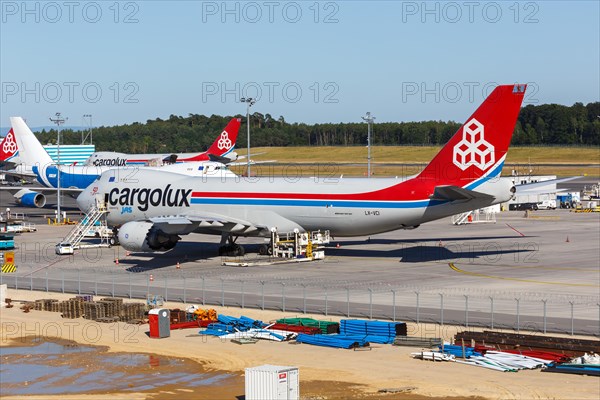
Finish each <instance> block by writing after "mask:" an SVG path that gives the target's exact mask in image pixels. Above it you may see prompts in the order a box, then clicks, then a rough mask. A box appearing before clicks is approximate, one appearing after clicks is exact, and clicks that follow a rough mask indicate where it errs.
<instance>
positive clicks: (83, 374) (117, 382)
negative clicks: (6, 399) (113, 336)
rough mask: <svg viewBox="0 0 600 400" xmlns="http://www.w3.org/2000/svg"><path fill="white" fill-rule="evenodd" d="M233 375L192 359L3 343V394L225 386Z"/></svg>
mask: <svg viewBox="0 0 600 400" xmlns="http://www.w3.org/2000/svg"><path fill="white" fill-rule="evenodd" d="M230 377H231V375H229V374H218V373H206V372H203V371H202V370H201V367H200V366H199V365H198V364H197V363H195V362H193V361H191V360H186V359H179V358H170V357H162V356H157V355H148V354H139V353H138V354H136V353H132V354H129V353H108V352H106V349H105V348H97V347H93V346H70V345H63V344H60V343H54V342H42V343H37V344H36V343H34V345H33V346H15V347H0V396H10V395H13V396H14V395H43V394H61V393H65V394H74V393H89V392H118V391H135V392H139V391H149V390H155V389H157V388H160V387H162V386H166V385H169V386H170V385H176V386H178V387H181V388H188V389H193V388H197V387H200V386H213V385H222V384H225V381H226V380H227V379H228V378H230Z"/></svg>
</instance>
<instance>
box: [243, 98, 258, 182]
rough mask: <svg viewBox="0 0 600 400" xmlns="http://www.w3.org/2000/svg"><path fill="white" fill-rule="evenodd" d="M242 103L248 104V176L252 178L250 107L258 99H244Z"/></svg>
mask: <svg viewBox="0 0 600 400" xmlns="http://www.w3.org/2000/svg"><path fill="white" fill-rule="evenodd" d="M240 101H241V102H242V103H246V124H247V125H248V155H247V158H248V160H247V161H248V164H247V165H248V167H247V170H246V176H250V107H252V106H253V105H254V103H256V99H254V98H252V97H242V98H241V99H240Z"/></svg>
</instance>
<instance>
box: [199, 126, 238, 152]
mask: <svg viewBox="0 0 600 400" xmlns="http://www.w3.org/2000/svg"><path fill="white" fill-rule="evenodd" d="M240 124H241V120H240V119H239V118H232V119H231V121H229V123H228V124H227V126H226V127H225V129H224V130H223V132H221V134H220V135H219V137H217V139H216V140H215V141H214V143H213V144H212V146H210V147H209V148H208V150H206V153H207V154H212V155H215V156H225V155H227V154H228V153H230V152H231V151H233V149H234V147H235V142H236V140H237V137H238V132H239V130H240Z"/></svg>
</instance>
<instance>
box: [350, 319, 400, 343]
mask: <svg viewBox="0 0 600 400" xmlns="http://www.w3.org/2000/svg"><path fill="white" fill-rule="evenodd" d="M340 333H341V334H342V335H346V336H362V337H368V339H367V340H368V341H369V342H372V343H382V344H390V343H394V338H395V337H396V336H398V335H406V324H405V323H404V322H384V321H369V320H363V319H343V320H341V321H340Z"/></svg>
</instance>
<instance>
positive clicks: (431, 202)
mask: <svg viewBox="0 0 600 400" xmlns="http://www.w3.org/2000/svg"><path fill="white" fill-rule="evenodd" d="M525 89H526V85H519V84H516V85H504V86H498V87H496V88H495V89H494V90H493V92H492V93H491V94H490V95H489V96H488V97H487V98H486V99H485V100H484V102H483V103H482V104H481V105H480V107H479V108H478V109H477V110H476V111H475V113H473V115H471V116H470V117H469V118H468V119H467V121H466V122H465V123H464V125H462V126H461V127H460V129H459V130H458V131H457V132H456V133H455V134H454V136H452V138H451V139H450V140H449V141H448V143H447V144H446V145H445V146H444V147H443V148H442V149H441V150H440V152H439V153H438V154H437V155H436V156H435V157H434V158H433V160H432V161H431V162H430V163H429V164H428V165H427V166H426V167H425V169H424V170H423V171H422V172H421V173H419V174H418V175H416V176H414V177H410V178H405V179H392V178H371V179H368V178H340V179H331V178H329V179H325V180H323V179H316V178H314V177H313V178H298V179H295V180H294V181H290V180H289V179H286V178H274V177H256V178H245V177H239V176H235V177H213V178H208V179H203V178H197V177H186V176H183V175H176V174H173V173H169V172H163V171H143V170H139V171H138V172H137V173H136V175H135V176H134V177H120V176H118V174H117V173H116V172H115V171H107V172H104V173H103V174H102V175H101V176H100V178H98V180H96V181H95V182H93V183H92V184H91V185H90V186H89V187H88V188H86V189H85V190H84V191H83V192H82V193H81V194H80V195H79V197H78V198H77V203H78V206H79V208H80V209H81V210H82V211H88V210H90V208H91V207H93V206H97V205H98V204H103V205H105V206H106V207H107V210H108V214H107V222H108V224H109V225H111V226H116V227H118V229H119V231H118V236H119V241H120V243H121V245H122V246H123V247H124V248H125V249H127V250H130V251H141V252H151V251H165V250H169V249H171V248H173V247H174V246H175V245H176V244H177V242H178V241H179V240H180V239H181V235H186V234H189V233H192V232H195V233H209V234H219V235H221V244H222V245H223V246H222V247H221V249H220V253H221V254H229V255H242V254H244V249H243V247H241V246H240V245H238V244H236V243H235V241H236V239H237V238H238V237H240V236H258V237H269V236H270V234H271V230H272V229H273V228H275V229H277V230H278V231H279V232H292V231H294V230H295V229H298V230H299V231H300V232H306V231H313V230H318V229H321V230H329V231H330V232H331V234H332V235H334V236H363V235H371V234H377V233H382V232H388V231H394V230H397V229H413V228H417V227H418V226H419V225H421V224H423V223H426V222H429V221H433V220H436V219H440V218H444V217H448V216H451V215H455V214H459V213H462V212H466V211H470V210H475V209H479V208H483V207H487V206H490V205H494V204H498V203H503V202H507V201H509V200H510V199H511V198H512V197H513V195H514V192H515V188H514V187H513V184H512V183H511V182H510V181H509V180H507V179H500V174H501V171H502V167H503V164H504V160H505V159H506V153H507V151H508V147H509V144H510V141H511V137H512V134H513V130H514V128H515V124H516V121H517V117H518V115H519V110H520V107H521V103H522V101H523V96H524V94H525Z"/></svg>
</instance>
